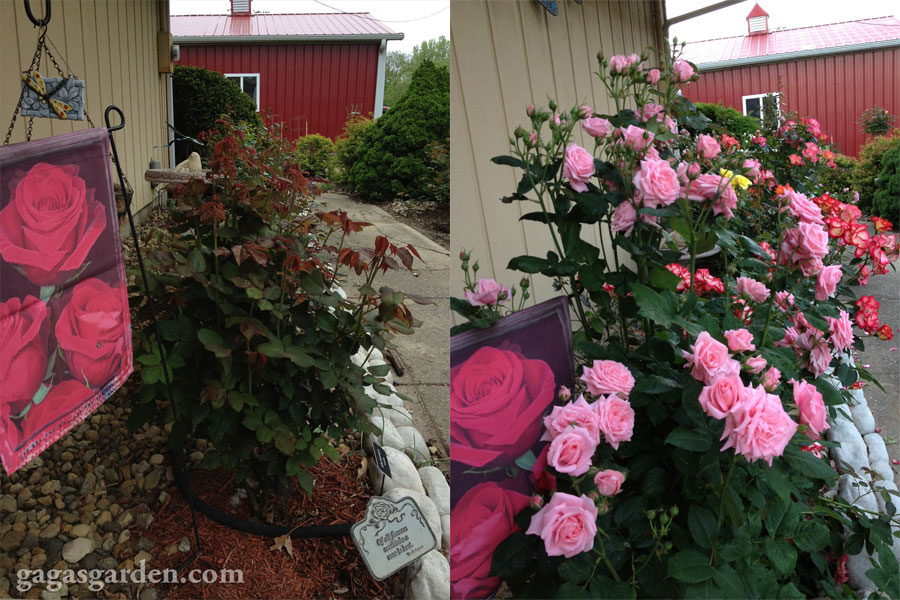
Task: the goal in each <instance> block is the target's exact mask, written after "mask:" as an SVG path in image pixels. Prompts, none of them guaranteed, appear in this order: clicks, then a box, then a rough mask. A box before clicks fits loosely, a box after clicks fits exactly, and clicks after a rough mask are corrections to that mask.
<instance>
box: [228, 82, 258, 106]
mask: <svg viewBox="0 0 900 600" xmlns="http://www.w3.org/2000/svg"><path fill="white" fill-rule="evenodd" d="M224 75H225V77H240V78H241V82H240V83H239V84H238V87H240V88H241V91H242V92H243V91H244V77H256V94H255V96H256V97H255V98H253V104H254V105H256V112H259V73H225V74H224ZM247 95H248V96H249V95H250V94H247Z"/></svg>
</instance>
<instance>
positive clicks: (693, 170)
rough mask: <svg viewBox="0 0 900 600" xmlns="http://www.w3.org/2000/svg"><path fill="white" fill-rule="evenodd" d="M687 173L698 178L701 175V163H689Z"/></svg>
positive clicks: (693, 177)
mask: <svg viewBox="0 0 900 600" xmlns="http://www.w3.org/2000/svg"><path fill="white" fill-rule="evenodd" d="M687 174H688V177H690V178H691V179H697V177H699V176H700V165H699V164H697V163H691V164H690V165H688V169H687Z"/></svg>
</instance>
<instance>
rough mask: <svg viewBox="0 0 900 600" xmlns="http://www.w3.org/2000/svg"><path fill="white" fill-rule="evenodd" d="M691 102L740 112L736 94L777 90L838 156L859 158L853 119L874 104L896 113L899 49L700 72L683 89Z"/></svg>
mask: <svg viewBox="0 0 900 600" xmlns="http://www.w3.org/2000/svg"><path fill="white" fill-rule="evenodd" d="M683 90H684V95H685V96H687V97H688V98H690V99H691V100H693V101H694V102H713V103H715V102H722V103H723V104H725V105H726V106H731V107H733V108H736V109H737V110H739V111H741V112H743V106H742V103H741V97H742V96H749V95H752V94H765V93H769V92H777V91H781V92H782V93H783V98H784V100H785V101H786V104H787V108H788V110H793V111H797V113H799V115H800V116H801V117H806V116H811V117H815V118H816V119H818V120H819V122H820V123H821V124H822V130H823V131H824V132H825V133H827V134H828V135H829V136H830V137H831V139H832V140H833V141H834V142H835V143H837V144H838V146H839V147H840V149H841V152H842V153H843V154H847V155H850V156H859V149H860V147H861V146H862V145H863V144H865V142H866V135H865V134H864V133H863V132H862V129H861V128H860V126H859V122H858V121H859V118H860V117H861V116H862V113H863V111H864V110H866V109H867V108H871V107H872V106H875V105H878V106H880V107H882V108H886V109H887V110H888V112H889V113H891V114H897V113H898V112H900V48H887V49H884V50H874V51H869V52H856V53H852V54H839V55H834V56H822V57H816V58H807V59H802V60H797V61H792V62H779V63H769V64H763V65H752V66H746V67H738V68H736V69H728V70H723V71H706V72H703V71H702V67H701V75H700V79H699V80H697V82H695V83H692V84H690V85H688V86H685V87H684V88H683Z"/></svg>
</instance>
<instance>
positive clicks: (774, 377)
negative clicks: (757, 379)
mask: <svg viewBox="0 0 900 600" xmlns="http://www.w3.org/2000/svg"><path fill="white" fill-rule="evenodd" d="M780 381H781V371H779V370H778V369H776V368H775V367H769V370H768V371H766V375H765V377H764V378H763V387H764V388H766V391H767V392H773V391H775V388H777V387H778V383H779V382H780Z"/></svg>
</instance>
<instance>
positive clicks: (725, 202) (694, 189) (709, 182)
mask: <svg viewBox="0 0 900 600" xmlns="http://www.w3.org/2000/svg"><path fill="white" fill-rule="evenodd" d="M689 172H690V171H689ZM687 198H688V200H693V201H694V202H703V201H704V200H715V203H714V204H713V213H715V214H717V215H725V218H727V219H730V218H732V217H733V216H734V214H733V213H732V212H731V209H733V208H735V207H736V206H737V194H735V192H734V189H732V187H731V185H729V183H728V180H727V179H725V178H724V177H722V176H721V175H716V174H715V173H704V174H703V175H700V176H698V177H697V178H696V179H695V180H693V181H692V182H691V184H690V186H688V190H687Z"/></svg>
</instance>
